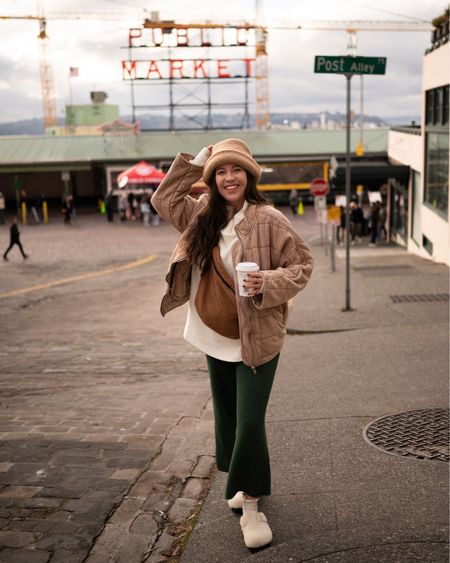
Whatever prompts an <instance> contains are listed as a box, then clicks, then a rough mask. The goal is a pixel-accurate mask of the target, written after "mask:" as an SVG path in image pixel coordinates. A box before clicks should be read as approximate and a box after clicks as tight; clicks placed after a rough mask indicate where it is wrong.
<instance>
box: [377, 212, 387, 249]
mask: <svg viewBox="0 0 450 563" xmlns="http://www.w3.org/2000/svg"><path fill="white" fill-rule="evenodd" d="M386 219H387V213H386V207H385V206H384V205H383V204H382V203H380V209H379V211H378V240H380V241H382V240H384V241H387V230H386Z"/></svg>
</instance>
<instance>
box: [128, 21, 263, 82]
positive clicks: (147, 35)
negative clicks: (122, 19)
mask: <svg viewBox="0 0 450 563" xmlns="http://www.w3.org/2000/svg"><path fill="white" fill-rule="evenodd" d="M254 46H255V29H254V28H253V27H251V26H236V27H227V26H214V25H211V26H207V25H205V26H204V27H198V26H197V27H195V26H194V27H189V26H178V25H175V24H174V25H173V26H169V27H168V26H167V25H166V26H161V27H158V26H157V25H156V24H152V26H151V27H149V28H146V27H143V28H131V29H130V30H129V34H128V49H129V50H130V52H131V50H132V49H136V48H147V49H155V48H158V47H161V48H166V49H167V51H168V52H169V57H168V58H149V59H127V60H122V78H123V80H167V79H169V80H178V79H191V80H192V79H194V80H195V79H205V78H214V79H220V78H224V79H233V78H250V77H252V76H253V75H254V74H253V71H254V64H253V63H254V62H255V58H254V57H248V56H246V57H243V58H213V56H212V55H211V52H210V51H208V54H207V57H205V56H197V57H192V58H184V57H183V58H181V57H180V56H179V54H180V50H181V49H183V48H186V47H192V48H194V49H195V50H196V52H197V53H198V52H199V51H200V52H201V53H202V55H203V53H204V52H205V49H208V48H209V47H223V48H233V47H240V48H245V47H254ZM174 49H176V55H177V56H176V58H175V57H174V58H172V57H171V55H172V54H173V53H174ZM191 52H192V51H191ZM213 52H214V53H215V52H217V50H216V49H214V51H213ZM252 54H253V53H252Z"/></svg>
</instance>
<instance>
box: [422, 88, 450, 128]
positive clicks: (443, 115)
mask: <svg viewBox="0 0 450 563" xmlns="http://www.w3.org/2000/svg"><path fill="white" fill-rule="evenodd" d="M447 123H448V86H442V87H441V88H434V89H433V90H428V91H427V93H426V97H425V124H426V125H431V126H432V125H436V126H438V127H439V126H441V125H445V124H447Z"/></svg>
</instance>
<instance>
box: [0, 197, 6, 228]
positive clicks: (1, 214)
mask: <svg viewBox="0 0 450 563" xmlns="http://www.w3.org/2000/svg"><path fill="white" fill-rule="evenodd" d="M5 207H6V205H5V196H4V195H3V194H2V192H0V225H4V224H5Z"/></svg>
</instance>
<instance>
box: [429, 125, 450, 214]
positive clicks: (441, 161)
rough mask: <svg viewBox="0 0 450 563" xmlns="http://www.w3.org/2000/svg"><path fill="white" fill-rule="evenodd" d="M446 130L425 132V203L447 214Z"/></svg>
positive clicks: (447, 147)
mask: <svg viewBox="0 0 450 563" xmlns="http://www.w3.org/2000/svg"><path fill="white" fill-rule="evenodd" d="M448 149H449V144H448V131H447V133H440V132H439V133H437V132H436V133H434V132H433V133H427V136H426V181H425V203H427V204H428V205H429V206H430V207H431V208H432V209H434V210H436V211H437V212H438V213H439V214H440V215H442V216H444V217H445V218H447V215H448Z"/></svg>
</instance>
